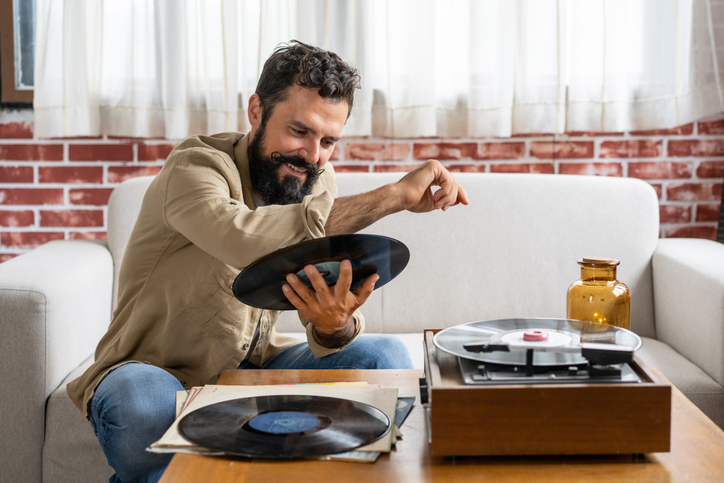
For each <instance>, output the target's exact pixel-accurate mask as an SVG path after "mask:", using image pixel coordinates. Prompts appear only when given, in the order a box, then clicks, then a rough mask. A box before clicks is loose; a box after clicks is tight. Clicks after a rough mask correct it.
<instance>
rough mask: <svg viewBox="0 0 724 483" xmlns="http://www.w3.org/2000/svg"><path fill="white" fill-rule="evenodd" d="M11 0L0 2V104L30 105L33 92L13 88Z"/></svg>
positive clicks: (13, 34) (13, 39) (12, 15)
mask: <svg viewBox="0 0 724 483" xmlns="http://www.w3.org/2000/svg"><path fill="white" fill-rule="evenodd" d="M14 19H15V17H14V13H13V0H0V69H1V70H2V72H1V73H0V91H1V92H0V103H2V104H32V103H33V93H34V91H33V90H28V89H22V90H20V89H16V88H15V22H14Z"/></svg>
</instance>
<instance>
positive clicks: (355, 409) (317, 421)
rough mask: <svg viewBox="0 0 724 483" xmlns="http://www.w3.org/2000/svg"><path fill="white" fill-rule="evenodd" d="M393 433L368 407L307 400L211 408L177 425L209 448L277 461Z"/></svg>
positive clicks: (276, 398) (264, 399) (256, 400)
mask: <svg viewBox="0 0 724 483" xmlns="http://www.w3.org/2000/svg"><path fill="white" fill-rule="evenodd" d="M390 428H391V423H390V420H389V418H388V417H387V415H386V414H385V413H384V412H382V411H380V410H379V409H377V408H375V407H373V406H370V405H369V404H364V403H360V402H357V401H350V400H347V399H341V398H333V397H325V396H306V395H273V396H257V397H247V398H241V399H233V400H230V401H224V402H220V403H216V404H211V405H209V406H205V407H202V408H200V409H197V410H195V411H193V412H191V413H189V414H187V415H186V416H184V417H183V418H181V421H179V425H178V429H179V433H180V434H181V436H183V437H184V438H186V439H187V440H188V441H190V442H192V443H195V444H197V445H199V446H202V447H204V448H208V449H212V450H215V451H222V452H224V453H227V454H231V455H238V456H248V457H253V458H272V459H289V458H305V457H311V456H319V455H327V454H336V453H343V452H345V451H350V450H352V449H355V448H358V447H360V446H364V445H367V444H370V443H372V442H374V441H376V440H378V439H379V438H381V437H383V436H384V435H386V434H387V433H388V432H389V430H390Z"/></svg>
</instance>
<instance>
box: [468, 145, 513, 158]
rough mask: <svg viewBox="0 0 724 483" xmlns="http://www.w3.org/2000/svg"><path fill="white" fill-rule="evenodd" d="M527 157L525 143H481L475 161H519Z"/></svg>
mask: <svg viewBox="0 0 724 483" xmlns="http://www.w3.org/2000/svg"><path fill="white" fill-rule="evenodd" d="M524 156H525V143H480V144H479V145H478V151H477V153H475V155H474V156H473V159H518V158H522V157H524Z"/></svg>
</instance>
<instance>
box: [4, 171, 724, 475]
mask: <svg viewBox="0 0 724 483" xmlns="http://www.w3.org/2000/svg"><path fill="white" fill-rule="evenodd" d="M398 178H399V175H398V174H340V175H338V179H339V189H340V193H339V195H340V196H344V195H349V194H353V193H357V192H361V191H366V190H369V189H372V188H374V187H377V186H380V185H382V184H386V183H390V182H394V181H395V180H397V179H398ZM458 178H459V180H460V182H461V183H462V185H463V186H464V187H465V188H466V190H467V192H468V195H469V197H470V201H471V204H470V206H461V207H455V208H453V209H451V210H449V211H448V212H446V213H443V212H435V213H429V214H424V215H415V214H410V213H400V214H397V215H394V216H391V217H388V218H386V219H384V220H381V221H380V222H378V223H376V224H375V225H373V226H371V227H370V228H368V229H367V230H365V232H367V233H376V234H383V235H388V236H391V237H394V238H397V239H399V240H400V241H402V242H404V243H405V244H406V245H407V246H408V247H409V248H410V252H411V258H410V263H409V265H408V266H407V268H406V269H405V270H404V271H403V272H402V274H400V275H399V277H398V278H396V279H395V280H393V281H392V282H391V283H389V284H388V285H386V286H384V287H382V288H381V289H379V290H377V291H375V292H374V294H373V295H372V297H371V298H370V300H369V301H368V302H367V304H366V305H365V306H364V307H363V310H364V313H365V315H366V319H367V332H378V333H392V334H398V335H399V336H400V337H401V338H402V339H403V340H404V342H405V343H406V344H407V345H408V347H409V349H410V352H411V353H412V355H413V359H414V361H415V364H416V365H417V366H418V367H422V342H421V341H422V335H421V334H422V330H423V329H424V328H438V327H449V326H452V325H456V324H461V323H466V322H471V321H477V320H488V319H498V318H510V317H519V316H521V317H523V316H525V317H528V316H530V317H557V318H562V317H565V305H566V289H567V287H568V286H569V285H570V284H571V283H572V282H573V281H575V280H577V279H578V278H579V275H580V272H579V267H578V265H577V264H576V260H578V259H579V258H581V257H584V256H601V257H612V258H617V259H619V260H620V261H621V265H620V267H619V270H618V278H619V280H621V281H623V282H625V283H626V284H627V285H628V286H629V288H630V289H631V293H632V302H631V324H632V329H633V330H634V331H636V332H637V333H638V334H640V335H641V336H642V337H643V338H644V345H643V348H642V349H641V350H640V353H639V354H640V356H641V358H642V359H643V360H644V361H645V362H646V363H648V364H649V365H652V366H655V367H657V368H658V369H659V370H661V371H662V372H663V373H664V374H665V375H666V376H667V377H668V378H669V379H670V380H671V381H672V383H674V384H675V385H676V386H677V387H678V388H679V389H681V390H682V391H683V392H684V394H686V395H687V396H688V397H689V398H690V399H691V400H692V401H693V402H694V403H695V404H697V405H698V406H699V407H700V408H701V409H702V410H703V411H704V412H705V413H706V414H707V415H708V416H709V417H710V418H712V419H713V420H714V421H715V422H716V423H717V424H719V425H720V426H724V389H723V388H722V383H724V350H723V349H724V340H723V338H724V245H721V244H719V243H716V242H713V241H708V240H699V239H659V238H658V235H659V208H658V203H657V198H656V194H655V192H654V190H653V189H652V188H651V187H650V186H649V185H648V184H646V183H645V182H642V181H638V180H634V179H621V178H601V177H585V176H562V175H559V176H553V175H521V174H460V175H458ZM149 182H150V178H136V179H133V180H129V181H127V182H124V183H123V184H121V185H120V186H119V187H118V188H117V189H116V190H115V191H114V193H113V195H112V197H111V200H110V204H109V207H108V243H107V244H102V243H96V242H88V241H56V242H51V243H48V244H46V245H44V246H41V247H39V248H37V249H35V250H32V251H31V252H29V253H27V254H24V255H22V256H20V257H16V258H14V259H12V260H9V261H8V262H5V263H3V264H0V329H1V330H2V334H3V336H2V337H1V338H0V358H1V360H2V365H0V375H1V376H2V377H1V380H2V382H3V385H4V390H3V392H2V394H1V395H0V413H1V414H2V417H1V418H0V434H2V438H0V451H1V453H0V459H1V465H2V466H1V468H2V471H0V481H2V482H18V481H23V482H38V481H49V482H64V481H68V482H78V481H83V482H91V481H107V478H108V477H109V475H110V474H111V473H112V471H111V470H110V468H109V467H108V466H107V465H106V463H105V458H104V456H103V454H102V452H101V450H100V448H99V446H98V443H97V441H96V440H95V437H94V436H93V431H92V429H91V427H90V424H88V423H87V422H86V421H85V420H84V419H83V418H82V417H81V415H80V413H79V412H78V410H77V409H76V408H75V407H74V406H73V404H72V403H71V401H70V399H69V398H68V395H67V394H66V391H65V386H66V384H67V382H68V381H70V380H72V379H73V378H75V377H76V376H77V375H79V374H80V373H81V372H82V371H83V370H84V368H85V367H87V365H88V364H89V363H90V361H91V360H92V354H93V351H94V348H95V345H96V342H97V341H98V339H99V338H100V337H101V335H102V334H103V333H104V331H105V329H106V327H107V325H108V323H109V321H110V317H111V307H112V300H113V295H112V294H113V287H114V278H115V276H116V274H117V273H118V268H119V266H120V263H121V259H122V257H123V252H124V247H125V244H126V241H127V239H128V236H129V234H130V231H131V228H132V225H133V223H134V221H135V218H136V216H137V213H138V210H139V207H140V203H141V199H142V197H143V193H144V192H145V190H146V187H147V186H148V183H149ZM300 327H301V326H300V324H299V322H298V321H297V319H296V315H295V314H294V313H291V312H289V313H285V315H284V316H283V317H282V319H281V320H280V321H279V323H278V329H279V330H280V331H282V332H295V331H299V328H300ZM300 335H301V334H300ZM608 410H611V411H616V408H609V409H608Z"/></svg>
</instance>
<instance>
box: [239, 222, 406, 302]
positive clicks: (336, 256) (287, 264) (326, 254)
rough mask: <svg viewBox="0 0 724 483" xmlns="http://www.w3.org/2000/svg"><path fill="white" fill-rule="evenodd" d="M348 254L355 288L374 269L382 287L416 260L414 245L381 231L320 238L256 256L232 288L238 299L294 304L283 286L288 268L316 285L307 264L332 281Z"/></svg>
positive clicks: (332, 283) (330, 283) (332, 282)
mask: <svg viewBox="0 0 724 483" xmlns="http://www.w3.org/2000/svg"><path fill="white" fill-rule="evenodd" d="M342 260H349V261H350V262H351V263H352V289H355V288H357V287H358V286H359V285H360V284H361V283H362V281H363V280H364V279H365V278H366V277H368V276H370V275H372V274H373V273H377V274H378V275H379V276H380V278H379V280H378V281H377V283H376V284H375V289H378V288H380V287H382V286H383V285H385V284H386V283H387V282H389V281H390V280H392V279H393V278H395V277H396V276H397V275H399V274H400V272H402V270H403V269H404V268H405V266H407V262H408V261H409V260H410V251H409V250H408V249H407V247H406V246H405V245H404V244H402V243H401V242H399V241H397V240H395V239H392V238H388V237H385V236H380V235H360V234H356V235H336V236H330V237H326V238H317V239H315V240H309V241H305V242H302V243H298V244H296V245H292V246H289V247H285V248H282V249H279V250H277V251H275V252H273V253H270V254H269V255H266V256H264V257H262V258H260V259H258V260H256V261H255V262H254V263H252V264H251V265H249V266H248V267H246V268H245V269H244V270H243V271H242V272H241V273H240V274H239V275H238V276H237V277H236V280H234V283H233V285H232V289H233V291H234V295H235V296H236V298H237V299H239V300H241V301H242V302H244V303H245V304H247V305H250V306H252V307H258V308H262V309H270V310H294V309H295V308H294V306H293V305H292V304H291V303H290V302H289V301H288V300H287V298H286V297H285V296H284V292H283V291H282V286H283V285H284V284H285V283H287V281H286V276H287V274H289V273H296V274H297V275H298V276H299V278H300V280H302V281H303V282H304V283H305V284H307V285H308V286H309V287H311V282H309V279H307V277H306V275H305V274H304V270H303V269H304V267H305V266H306V265H314V266H316V267H317V270H319V273H320V274H322V276H323V277H324V278H325V281H326V282H327V285H334V284H335V283H336V281H337V277H338V276H339V264H340V262H342Z"/></svg>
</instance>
